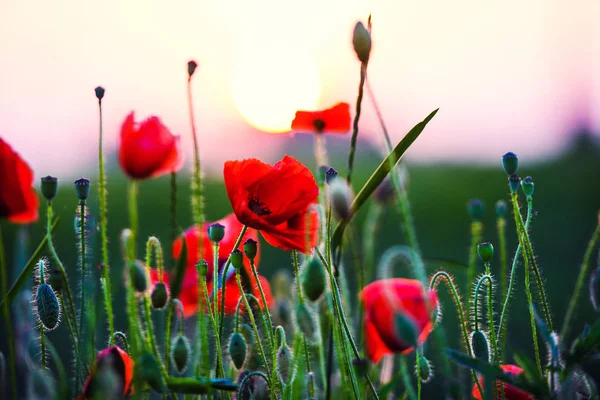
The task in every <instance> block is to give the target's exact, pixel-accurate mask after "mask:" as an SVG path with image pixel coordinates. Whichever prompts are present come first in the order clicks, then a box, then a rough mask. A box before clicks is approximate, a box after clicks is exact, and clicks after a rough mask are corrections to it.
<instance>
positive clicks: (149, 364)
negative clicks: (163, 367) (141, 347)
mask: <svg viewBox="0 0 600 400" xmlns="http://www.w3.org/2000/svg"><path fill="white" fill-rule="evenodd" d="M137 371H139V372H140V375H141V376H140V377H141V378H142V380H143V381H145V382H146V383H148V385H149V386H150V387H151V388H152V389H154V390H156V391H157V392H158V393H165V391H166V390H167V383H166V382H165V379H164V377H163V375H162V373H161V371H160V367H159V365H158V361H156V358H155V357H154V355H153V354H152V353H144V354H143V355H142V357H141V358H140V367H139V369H137Z"/></svg>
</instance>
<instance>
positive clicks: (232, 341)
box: [227, 332, 248, 370]
mask: <svg viewBox="0 0 600 400" xmlns="http://www.w3.org/2000/svg"><path fill="white" fill-rule="evenodd" d="M227 349H228V352H229V357H231V361H232V362H233V365H234V366H235V368H236V369H238V370H240V369H242V367H243V366H244V363H245V362H246V356H247V355H248V346H247V345H246V339H245V338H244V336H243V335H242V334H241V333H239V332H233V334H232V335H231V337H230V338H229V345H228V346H227Z"/></svg>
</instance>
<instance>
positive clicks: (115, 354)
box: [79, 346, 135, 400]
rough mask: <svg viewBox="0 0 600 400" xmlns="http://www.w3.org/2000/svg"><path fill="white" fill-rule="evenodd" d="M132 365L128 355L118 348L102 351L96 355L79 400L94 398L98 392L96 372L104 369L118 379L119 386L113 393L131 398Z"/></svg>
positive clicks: (132, 362) (112, 347)
mask: <svg viewBox="0 0 600 400" xmlns="http://www.w3.org/2000/svg"><path fill="white" fill-rule="evenodd" d="M134 364H135V362H134V361H133V359H132V358H131V357H129V354H127V353H126V352H124V351H123V350H121V349H120V348H119V347H118V346H111V347H109V348H107V349H104V350H102V351H101V352H100V353H98V356H97V357H96V362H95V363H94V366H93V367H92V370H91V372H90V375H89V376H88V377H87V379H86V381H85V384H84V385H83V392H82V394H81V396H80V397H79V400H83V399H95V398H96V396H97V390H98V389H97V385H98V382H97V381H96V377H97V376H98V371H102V370H104V369H110V370H112V372H113V373H114V374H115V376H116V377H118V378H119V382H118V385H119V386H118V388H116V389H115V391H116V392H117V393H119V394H121V393H122V396H123V397H127V396H131V395H132V394H133V385H132V380H133V367H134Z"/></svg>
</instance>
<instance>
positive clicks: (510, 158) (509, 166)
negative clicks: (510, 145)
mask: <svg viewBox="0 0 600 400" xmlns="http://www.w3.org/2000/svg"><path fill="white" fill-rule="evenodd" d="M518 167H519V158H518V157H517V155H516V154H515V153H513V152H510V151H509V152H508V153H506V154H505V155H503V156H502V168H504V172H506V175H509V176H510V175H514V174H516V173H517V168H518Z"/></svg>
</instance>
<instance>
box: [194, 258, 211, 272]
mask: <svg viewBox="0 0 600 400" xmlns="http://www.w3.org/2000/svg"><path fill="white" fill-rule="evenodd" d="M196 269H197V270H198V274H199V275H200V276H206V274H208V262H207V261H206V260H200V261H198V262H197V263H196Z"/></svg>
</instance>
